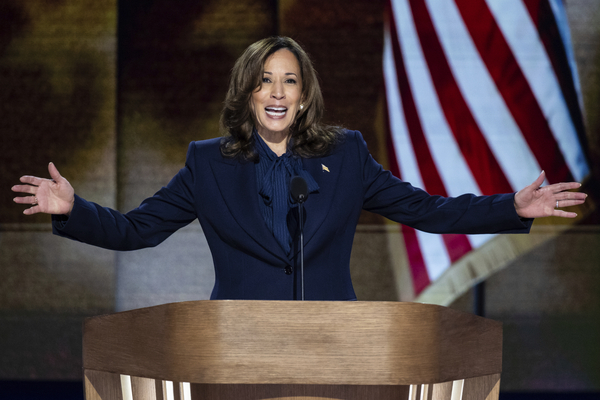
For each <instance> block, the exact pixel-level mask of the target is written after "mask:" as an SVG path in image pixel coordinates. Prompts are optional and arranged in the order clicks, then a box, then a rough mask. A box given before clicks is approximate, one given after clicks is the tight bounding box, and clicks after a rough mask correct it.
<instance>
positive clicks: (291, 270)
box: [285, 265, 294, 275]
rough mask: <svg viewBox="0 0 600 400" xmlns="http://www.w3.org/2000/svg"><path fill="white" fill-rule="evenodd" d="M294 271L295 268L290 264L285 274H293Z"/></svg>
mask: <svg viewBox="0 0 600 400" xmlns="http://www.w3.org/2000/svg"><path fill="white" fill-rule="evenodd" d="M292 272H294V269H293V268H292V267H291V266H290V265H288V266H286V267H285V274H286V275H291V274H292Z"/></svg>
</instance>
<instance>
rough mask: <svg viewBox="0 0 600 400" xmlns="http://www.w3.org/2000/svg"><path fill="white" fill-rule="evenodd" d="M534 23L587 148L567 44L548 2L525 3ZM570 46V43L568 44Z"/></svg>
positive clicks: (580, 139) (580, 137)
mask: <svg viewBox="0 0 600 400" xmlns="http://www.w3.org/2000/svg"><path fill="white" fill-rule="evenodd" d="M524 4H525V7H526V8H527V11H528V12H529V15H530V16H531V19H532V20H533V23H534V24H535V26H536V28H537V31H538V34H539V35H540V39H541V41H542V43H543V44H544V48H545V49H546V54H548V58H549V59H550V62H551V63H552V69H553V70H554V74H555V75H556V78H557V79H558V83H559V85H560V90H561V92H562V94H563V97H564V99H565V102H566V104H567V108H568V110H569V115H570V117H571V121H573V125H574V126H575V130H576V131H577V137H578V138H579V142H580V143H581V144H582V145H583V148H584V149H585V148H587V146H586V145H585V144H586V143H587V137H586V135H585V127H584V125H583V115H582V114H581V108H580V107H579V99H578V95H577V91H576V90H575V83H574V82H573V79H574V75H573V71H572V70H571V65H570V64H569V60H568V57H567V51H566V49H565V43H564V42H563V38H562V36H561V34H560V31H559V29H558V24H557V22H556V17H555V15H554V13H553V12H552V7H551V6H550V3H549V1H548V0H529V1H525V2H524ZM567 44H568V43H567Z"/></svg>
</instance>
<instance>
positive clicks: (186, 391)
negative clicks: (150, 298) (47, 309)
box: [83, 300, 502, 400]
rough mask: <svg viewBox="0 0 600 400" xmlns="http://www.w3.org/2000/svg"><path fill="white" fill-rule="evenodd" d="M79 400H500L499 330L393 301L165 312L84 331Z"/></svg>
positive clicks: (129, 314) (202, 305)
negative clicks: (82, 396)
mask: <svg viewBox="0 0 600 400" xmlns="http://www.w3.org/2000/svg"><path fill="white" fill-rule="evenodd" d="M83 368H84V374H85V378H84V379H85V394H86V399H87V400H99V399H101V400H115V399H122V400H129V399H135V400H138V399H152V400H168V399H169V400H170V399H174V400H180V399H181V400H191V399H193V400H197V399H211V400H219V399H235V400H249V399H252V400H258V399H271V400H274V399H279V400H282V399H298V400H299V399H311V400H317V399H353V400H367V399H377V400H386V399H411V400H413V399H414V400H418V399H424V400H428V399H448V400H455V399H457V400H458V399H465V400H471V399H473V400H480V399H481V400H484V399H486V400H491V399H498V395H499V387H500V372H501V369H502V326H501V324H500V323H499V322H495V321H491V320H488V319H485V318H481V317H476V316H474V315H471V314H467V313H462V312H459V311H455V310H452V309H449V308H445V307H441V306H435V305H426V304H417V303H397V302H324V301H306V302H299V301H245V300H244V301H241V300H236V301H231V300H212V301H194V302H182V303H173V304H165V305H161V306H156V307H149V308H143V309H139V310H133V311H126V312H121V313H116V314H111V315H102V316H98V317H93V318H89V319H87V320H86V321H85V324H84V334H83Z"/></svg>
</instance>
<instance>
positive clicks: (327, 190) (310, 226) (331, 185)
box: [303, 152, 344, 245]
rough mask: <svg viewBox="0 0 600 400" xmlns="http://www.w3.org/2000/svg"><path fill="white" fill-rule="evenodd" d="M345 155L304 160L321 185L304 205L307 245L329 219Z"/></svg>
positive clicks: (306, 168) (305, 240) (336, 154)
mask: <svg viewBox="0 0 600 400" xmlns="http://www.w3.org/2000/svg"><path fill="white" fill-rule="evenodd" d="M343 159H344V153H343V152H338V153H334V154H332V155H330V156H327V157H319V158H309V159H304V160H303V165H304V169H305V170H306V171H308V172H309V173H310V174H311V175H312V177H313V178H314V179H315V181H316V182H317V184H318V185H319V190H318V191H317V192H315V193H311V194H310V195H309V196H308V199H307V200H306V203H304V208H305V210H306V225H305V226H304V244H305V245H307V244H308V243H309V242H310V240H311V239H312V237H313V236H314V235H315V233H316V232H317V231H318V230H319V228H320V226H321V225H322V224H323V222H325V220H326V219H327V215H328V214H329V209H330V208H331V205H332V204H333V200H334V198H335V193H336V186H337V181H338V178H339V176H340V173H341V172H342V171H341V168H342V163H343Z"/></svg>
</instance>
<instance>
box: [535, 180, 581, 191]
mask: <svg viewBox="0 0 600 400" xmlns="http://www.w3.org/2000/svg"><path fill="white" fill-rule="evenodd" d="M580 187H581V183H579V182H561V183H553V184H552V185H548V186H544V187H543V188H540V190H544V191H550V192H552V193H560V192H564V191H567V190H573V189H579V188H580Z"/></svg>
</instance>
